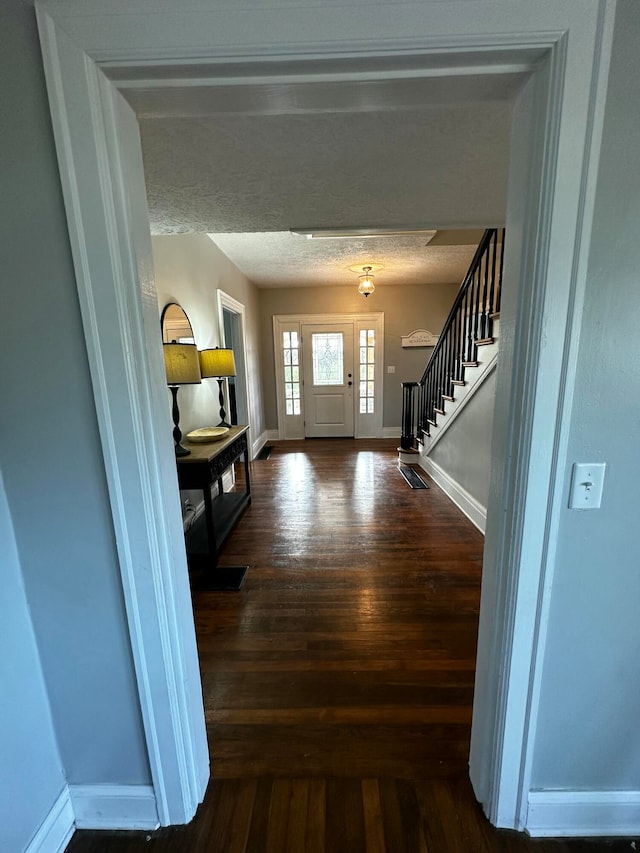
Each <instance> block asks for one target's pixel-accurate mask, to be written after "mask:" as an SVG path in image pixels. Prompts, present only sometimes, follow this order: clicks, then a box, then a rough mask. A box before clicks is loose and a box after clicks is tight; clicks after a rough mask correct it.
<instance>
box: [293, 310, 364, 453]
mask: <svg viewBox="0 0 640 853" xmlns="http://www.w3.org/2000/svg"><path fill="white" fill-rule="evenodd" d="M302 353H303V366H304V370H303V376H304V419H305V428H304V434H305V437H306V438H333V437H338V436H352V435H353V389H354V378H353V323H328V324H326V323H323V324H312V323H303V324H302Z"/></svg>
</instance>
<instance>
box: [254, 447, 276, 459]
mask: <svg viewBox="0 0 640 853" xmlns="http://www.w3.org/2000/svg"><path fill="white" fill-rule="evenodd" d="M272 450H273V448H272V447H269V445H268V444H265V446H264V447H263V448H262V450H261V451H260V453H258V455H257V456H256V459H259V460H260V461H261V462H265V461H266V460H267V459H268V458H269V457H270V456H271V451H272Z"/></svg>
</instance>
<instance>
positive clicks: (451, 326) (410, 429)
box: [400, 228, 504, 450]
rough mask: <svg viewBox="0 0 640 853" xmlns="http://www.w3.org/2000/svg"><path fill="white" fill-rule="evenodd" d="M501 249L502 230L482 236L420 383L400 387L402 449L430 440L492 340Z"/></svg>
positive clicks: (499, 279) (497, 303) (500, 278)
mask: <svg viewBox="0 0 640 853" xmlns="http://www.w3.org/2000/svg"><path fill="white" fill-rule="evenodd" d="M503 250H504V228H490V229H488V230H487V231H485V232H484V234H483V236H482V240H481V241H480V244H479V246H478V248H477V250H476V253H475V255H474V257H473V260H472V262H471V266H470V267H469V271H468V272H467V274H466V276H465V277H464V280H463V282H462V284H461V286H460V290H459V291H458V293H457V295H456V298H455V301H454V303H453V305H452V306H451V311H450V312H449V316H448V317H447V320H446V322H445V324H444V327H443V329H442V332H441V334H440V337H439V338H438V342H437V344H436V345H435V347H434V348H433V352H432V353H431V358H430V359H429V361H428V363H427V366H426V367H425V370H424V373H423V374H422V378H421V379H420V382H403V383H402V386H403V393H402V437H401V439H400V446H401V448H402V449H403V450H409V449H411V448H414V447H415V443H416V439H417V441H418V442H421V441H422V440H423V434H425V433H426V434H427V435H430V427H431V426H435V425H436V423H437V417H438V415H439V414H443V413H444V404H445V400H452V399H453V396H454V389H455V386H456V385H463V384H464V370H465V367H469V366H474V367H475V366H476V365H477V363H478V362H477V359H478V346H480V345H482V344H486V343H490V342H491V341H492V333H493V321H494V319H495V317H496V315H497V314H499V313H500V291H501V283H502V260H503ZM416 389H417V398H418V399H417V402H416V401H415V399H414V396H415V394H416Z"/></svg>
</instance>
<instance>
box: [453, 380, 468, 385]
mask: <svg viewBox="0 0 640 853" xmlns="http://www.w3.org/2000/svg"><path fill="white" fill-rule="evenodd" d="M451 384H452V385H460V386H464V385H466V384H467V383H466V382H465V381H464V379H452V380H451Z"/></svg>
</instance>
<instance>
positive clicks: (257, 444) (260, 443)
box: [251, 430, 278, 459]
mask: <svg viewBox="0 0 640 853" xmlns="http://www.w3.org/2000/svg"><path fill="white" fill-rule="evenodd" d="M271 432H275V437H276V438H277V437H278V433H277V431H276V430H271V431H269V430H264V432H261V433H260V435H259V436H258V437H257V438H256V440H255V441H254V442H253V444H252V446H251V458H252V459H255V458H256V456H258V455H259V453H260V451H261V450H262V448H263V447H264V446H265V444H266V443H267V442H268V441H269V438H270V433H271Z"/></svg>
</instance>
